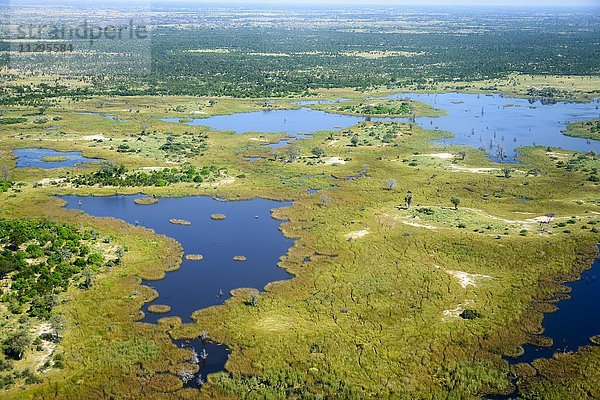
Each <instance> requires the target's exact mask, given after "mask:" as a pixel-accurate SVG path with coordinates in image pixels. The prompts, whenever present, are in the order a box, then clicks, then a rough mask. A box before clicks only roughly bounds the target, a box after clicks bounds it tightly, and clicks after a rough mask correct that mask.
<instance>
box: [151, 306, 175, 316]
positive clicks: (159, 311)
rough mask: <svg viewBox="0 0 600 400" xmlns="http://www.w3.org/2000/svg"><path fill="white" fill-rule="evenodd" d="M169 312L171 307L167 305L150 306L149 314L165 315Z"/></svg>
mask: <svg viewBox="0 0 600 400" xmlns="http://www.w3.org/2000/svg"><path fill="white" fill-rule="evenodd" d="M169 311H171V306H168V305H166V304H152V305H150V306H148V312H151V313H154V314H164V313H168V312H169Z"/></svg>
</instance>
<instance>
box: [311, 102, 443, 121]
mask: <svg viewBox="0 0 600 400" xmlns="http://www.w3.org/2000/svg"><path fill="white" fill-rule="evenodd" d="M311 108H314V109H318V110H323V111H328V112H333V113H336V114H346V115H357V116H367V117H404V118H419V117H439V116H442V115H444V114H445V112H444V111H443V110H438V109H435V108H433V107H431V106H430V105H429V104H427V103H423V102H421V101H411V100H401V99H369V100H367V101H365V100H351V101H344V102H342V103H332V104H317V105H312V106H311Z"/></svg>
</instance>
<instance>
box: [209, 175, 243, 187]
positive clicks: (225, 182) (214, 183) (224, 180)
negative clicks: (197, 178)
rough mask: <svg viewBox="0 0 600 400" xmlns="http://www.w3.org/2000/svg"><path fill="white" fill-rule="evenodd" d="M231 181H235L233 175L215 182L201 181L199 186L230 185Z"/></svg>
mask: <svg viewBox="0 0 600 400" xmlns="http://www.w3.org/2000/svg"><path fill="white" fill-rule="evenodd" d="M232 183H235V178H234V177H233V176H228V177H226V178H223V179H221V180H218V181H216V182H205V183H202V184H201V186H202V187H209V186H210V187H217V186H223V185H231V184H232Z"/></svg>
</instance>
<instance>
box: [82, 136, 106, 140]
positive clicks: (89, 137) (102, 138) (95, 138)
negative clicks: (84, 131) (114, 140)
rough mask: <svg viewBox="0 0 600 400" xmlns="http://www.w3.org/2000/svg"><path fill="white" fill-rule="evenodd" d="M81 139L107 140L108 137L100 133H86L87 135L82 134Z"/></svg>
mask: <svg viewBox="0 0 600 400" xmlns="http://www.w3.org/2000/svg"><path fill="white" fill-rule="evenodd" d="M81 139H83V140H89V141H92V140H108V138H107V137H106V136H104V135H102V134H100V135H87V136H82V137H81Z"/></svg>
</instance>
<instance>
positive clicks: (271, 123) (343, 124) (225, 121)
mask: <svg viewBox="0 0 600 400" xmlns="http://www.w3.org/2000/svg"><path fill="white" fill-rule="evenodd" d="M364 120H365V119H364V118H361V117H354V116H349V115H339V114H329V113H326V112H324V111H317V110H311V109H310V108H306V107H303V108H300V109H298V110H271V111H255V112H245V113H237V114H230V115H217V116H215V117H209V118H197V119H193V120H191V121H190V122H185V124H187V125H192V126H198V125H202V126H208V127H210V128H213V129H217V130H226V131H235V132H237V133H247V132H261V133H267V132H285V133H287V134H289V135H292V136H296V135H299V134H302V133H311V132H317V131H323V130H333V129H344V128H348V127H350V126H352V125H356V124H358V123H359V122H361V121H364ZM163 121H167V122H179V118H165V119H163Z"/></svg>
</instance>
